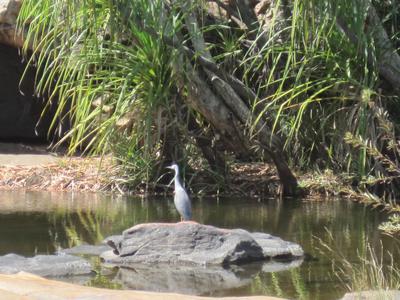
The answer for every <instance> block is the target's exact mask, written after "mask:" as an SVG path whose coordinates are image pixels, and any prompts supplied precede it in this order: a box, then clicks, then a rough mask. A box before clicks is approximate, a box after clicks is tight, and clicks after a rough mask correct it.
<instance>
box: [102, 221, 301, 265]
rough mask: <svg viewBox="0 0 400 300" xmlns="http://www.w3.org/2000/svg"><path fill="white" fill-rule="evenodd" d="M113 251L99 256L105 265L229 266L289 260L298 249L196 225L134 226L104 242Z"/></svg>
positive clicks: (256, 235) (257, 236) (271, 239)
mask: <svg viewBox="0 0 400 300" xmlns="http://www.w3.org/2000/svg"><path fill="white" fill-rule="evenodd" d="M108 244H109V245H110V246H112V247H113V248H114V250H113V251H107V252H105V253H103V254H102V255H101V257H102V259H103V260H104V261H105V262H108V263H113V264H117V265H129V264H137V263H141V264H143V263H144V264H154V263H167V264H173V265H175V264H181V265H224V266H225V265H230V264H241V263H249V262H252V261H261V260H266V259H270V258H280V259H287V260H293V259H296V258H299V257H301V256H303V254H304V252H303V250H302V248H301V247H300V246H299V245H297V244H295V243H291V242H287V241H284V240H282V239H280V238H278V237H274V236H272V235H269V234H265V233H250V232H248V231H246V230H243V229H221V228H217V227H214V226H209V225H202V224H199V223H196V222H180V223H173V224H170V223H149V224H140V225H136V226H134V227H132V228H130V229H127V230H125V231H124V232H123V234H122V236H113V237H110V238H108Z"/></svg>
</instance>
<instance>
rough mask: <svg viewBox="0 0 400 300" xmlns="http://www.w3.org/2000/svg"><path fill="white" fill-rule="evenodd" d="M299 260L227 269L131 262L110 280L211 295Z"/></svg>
mask: <svg viewBox="0 0 400 300" xmlns="http://www.w3.org/2000/svg"><path fill="white" fill-rule="evenodd" d="M301 263H302V260H295V261H292V262H287V263H284V262H278V261H273V260H271V261H268V262H264V263H252V264H247V265H240V266H238V265H233V266H230V267H228V268H223V267H219V266H211V267H209V266H207V267H198V266H197V267H196V266H169V265H151V266H149V265H135V267H134V268H133V267H130V268H127V267H120V268H119V270H118V271H117V273H116V275H115V277H114V279H113V282H115V283H118V284H121V286H122V288H124V289H134V290H146V291H156V292H174V293H183V294H190V295H212V294H214V293H217V292H218V293H220V292H223V291H224V290H231V289H236V288H240V287H243V286H247V285H249V284H250V283H251V282H252V280H253V278H254V276H256V275H257V274H259V273H260V272H271V271H273V272H278V271H280V270H287V269H289V268H293V267H297V266H299V265H300V264H301Z"/></svg>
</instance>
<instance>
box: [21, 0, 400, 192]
mask: <svg viewBox="0 0 400 300" xmlns="http://www.w3.org/2000/svg"><path fill="white" fill-rule="evenodd" d="M288 2H289V1H284V0H277V1H268V0H264V1H253V2H251V3H250V2H249V1H244V0H232V1H219V0H214V1H184V0H182V1H180V0H177V1H162V0H151V1H147V0H112V1H110V0H91V1H68V0H39V1H38V0H25V1H24V3H23V7H22V11H21V14H20V28H21V29H22V28H25V30H26V32H27V34H26V49H25V50H26V51H28V50H29V49H31V50H33V54H32V55H31V56H30V57H31V63H32V64H36V65H37V66H38V70H39V72H38V78H37V86H36V87H37V91H38V92H40V93H42V94H44V95H47V97H48V98H49V105H51V103H52V102H54V101H58V113H57V117H56V119H55V120H54V126H57V125H58V121H59V120H60V119H63V118H68V119H70V120H71V123H72V129H71V130H70V131H69V133H68V134H67V135H66V136H65V137H64V138H63V140H68V142H69V144H70V150H71V152H73V151H75V150H77V149H81V148H84V149H86V150H88V151H91V152H94V153H105V152H109V151H113V152H114V153H116V155H117V157H119V158H120V160H121V161H122V162H123V165H124V166H125V167H126V170H127V171H129V173H130V174H131V176H132V177H131V180H132V183H135V184H137V183H140V182H154V181H156V180H157V179H158V178H159V176H160V174H161V173H160V170H161V167H162V166H163V165H164V162H166V161H170V160H179V161H182V162H186V163H188V165H189V166H191V167H195V166H196V165H197V166H198V165H203V166H204V165H205V164H209V166H210V167H211V169H212V170H213V171H214V172H215V173H218V174H221V175H223V176H225V175H226V171H227V169H229V163H230V162H232V161H238V160H239V161H249V160H252V161H258V160H264V159H269V157H272V158H273V161H274V162H275V163H277V159H276V157H274V155H275V156H276V153H277V152H278V153H279V151H277V149H280V148H279V147H280V146H279V144H280V143H279V141H278V139H280V140H282V141H283V142H284V143H283V144H284V150H285V152H286V153H287V156H288V157H289V158H290V164H291V165H292V166H294V167H296V168H298V169H305V170H309V169H318V170H323V169H325V168H329V169H333V170H335V171H337V172H345V173H347V174H349V175H350V177H351V178H353V183H354V184H355V185H356V186H357V187H360V188H363V189H365V190H368V191H369V192H373V193H375V194H377V195H378V196H382V197H384V198H386V199H389V198H395V197H396V196H399V194H400V188H399V186H400V164H399V155H400V145H399V128H398V126H399V120H400V105H399V97H398V96H399V86H400V85H399V84H400V56H399V55H400V51H399V47H400V38H399V32H400V22H399V20H400V4H399V3H398V1H394V0H386V1H369V0H351V1H348V0H338V1H327V0H294V1H290V3H288ZM199 90H200V93H198V92H196V91H199ZM201 93H203V94H204V95H206V96H204V97H205V98H207V99H202V101H199V100H198V98H201V97H202V96H201ZM226 95H228V97H226ZM214 96H215V97H214ZM214 98H215V99H216V100H218V101H220V104H218V103H217V104H215V103H216V102H213V101H214V100H213V99H214ZM207 101H208V102H207ZM207 103H208V104H207ZM222 103H223V105H224V107H225V108H224V109H225V110H223V111H224V112H225V111H228V113H227V117H226V119H225V123H224V122H222V121H221V122H220V120H216V119H215V116H216V115H217V116H218V113H217V114H214V115H213V114H212V112H210V110H212V109H214V108H215V107H216V106H218V105H222ZM221 111H222V110H220V111H219V112H221ZM219 115H220V119H221V120H222V119H223V114H222V113H219ZM230 115H231V116H234V117H232V121H231V126H226V124H227V123H226V120H229V116H230ZM224 126H225V127H224ZM232 128H234V130H236V132H239V133H237V136H236V134H235V133H232V132H233V129H232ZM226 132H228V134H226ZM260 135H262V136H261V137H260ZM266 135H267V136H268V139H267V140H268V141H269V143H270V145H267V143H266V142H265V139H264V140H263V136H266ZM238 141H240V142H238ZM242 144H243V145H242ZM282 160H284V156H282ZM278 161H279V160H278ZM280 175H281V179H282V177H283V176H282V174H281V173H280Z"/></svg>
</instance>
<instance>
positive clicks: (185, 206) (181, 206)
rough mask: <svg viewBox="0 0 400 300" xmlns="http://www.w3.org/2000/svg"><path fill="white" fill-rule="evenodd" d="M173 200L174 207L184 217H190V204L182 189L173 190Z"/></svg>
mask: <svg viewBox="0 0 400 300" xmlns="http://www.w3.org/2000/svg"><path fill="white" fill-rule="evenodd" d="M174 202H175V207H176V209H177V210H178V212H179V214H180V215H181V216H182V217H184V219H190V218H191V217H192V205H191V203H190V198H189V195H188V194H187V193H186V191H185V190H184V189H178V190H176V191H175V199H174Z"/></svg>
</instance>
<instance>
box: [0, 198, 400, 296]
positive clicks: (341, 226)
mask: <svg viewBox="0 0 400 300" xmlns="http://www.w3.org/2000/svg"><path fill="white" fill-rule="evenodd" d="M193 215H194V219H195V220H196V221H198V222H200V223H205V224H210V225H215V226H219V227H226V228H244V229H247V230H250V231H260V232H268V233H271V234H273V235H277V236H280V237H282V238H283V239H286V240H290V241H293V242H296V243H299V244H300V245H302V247H303V248H304V250H305V251H306V252H307V253H308V254H309V255H310V257H312V259H309V260H306V261H305V262H304V263H303V264H302V265H301V266H300V267H299V268H296V269H291V270H287V271H282V272H276V273H266V272H260V273H258V274H257V275H256V276H255V277H254V278H253V280H252V281H251V284H249V285H247V286H245V287H240V288H238V289H234V290H228V291H220V292H217V293H213V295H214V296H229V295H237V296H240V295H242V296H243V295H249V294H265V295H275V296H281V297H286V298H296V299H327V300H329V299H337V298H339V297H341V296H342V295H343V294H344V293H345V289H344V287H343V285H341V284H340V283H339V281H338V280H337V278H335V277H334V276H333V275H332V273H331V269H332V268H331V263H332V262H331V260H330V259H329V258H328V257H326V256H323V255H321V253H320V251H319V248H320V245H319V243H318V239H317V238H319V239H321V240H322V241H324V242H326V243H334V245H333V244H332V246H334V247H333V248H335V249H340V251H341V253H342V255H343V256H345V257H346V258H347V259H348V260H349V261H357V251H358V252H359V253H361V254H362V252H363V251H365V249H366V240H367V239H368V241H369V243H370V244H371V246H372V247H376V248H377V249H378V248H380V241H382V243H383V248H384V249H385V251H390V252H391V253H393V255H394V256H395V259H396V257H398V255H399V253H398V252H399V247H398V245H396V243H395V242H394V241H393V240H392V239H389V238H386V237H383V236H381V235H380V233H379V231H378V230H377V228H378V225H379V224H380V223H381V222H382V221H384V220H385V219H386V216H385V215H384V214H383V213H381V212H379V211H377V210H371V209H370V208H367V207H365V206H362V205H359V204H355V203H352V202H349V201H342V200H338V199H331V200H326V201H320V202H302V201H300V200H297V201H296V200H289V201H278V200H263V201H256V200H252V199H245V198H242V199H240V198H230V199H215V198H211V199H196V200H195V201H194V202H193ZM178 220H179V216H178V214H177V212H176V211H175V208H174V206H173V202H172V197H167V198H162V197H161V198H154V199H143V198H138V197H120V196H110V195H102V194H73V193H49V192H2V193H1V195H0V236H1V239H0V254H6V253H10V252H13V253H18V254H23V255H28V256H31V255H34V254H35V253H53V252H54V251H55V250H56V249H57V248H58V247H62V248H66V247H70V246H73V245H77V244H81V243H89V244H96V243H99V242H101V240H102V239H103V238H104V237H106V236H109V235H112V234H119V233H121V232H122V231H123V230H124V229H126V228H128V227H130V226H133V225H135V224H139V223H144V222H176V221H178ZM330 234H331V235H332V237H333V239H332V240H330V239H329V235H330ZM104 281H107V280H106V279H105V277H101V276H98V277H97V278H94V279H92V280H91V282H90V283H89V284H90V285H95V286H96V285H97V286H104V285H106V286H109V287H118V285H116V286H111V285H113V283H110V282H108V281H107V282H104Z"/></svg>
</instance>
